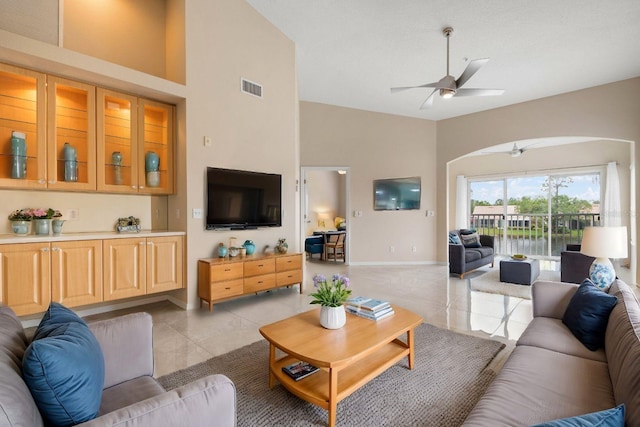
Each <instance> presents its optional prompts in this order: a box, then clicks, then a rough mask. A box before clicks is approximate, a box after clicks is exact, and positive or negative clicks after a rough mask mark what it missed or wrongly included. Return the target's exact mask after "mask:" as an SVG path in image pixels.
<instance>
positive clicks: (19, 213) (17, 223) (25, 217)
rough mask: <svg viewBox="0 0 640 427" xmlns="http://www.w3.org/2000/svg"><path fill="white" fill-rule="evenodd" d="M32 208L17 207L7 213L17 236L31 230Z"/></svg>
mask: <svg viewBox="0 0 640 427" xmlns="http://www.w3.org/2000/svg"><path fill="white" fill-rule="evenodd" d="M32 219H33V213H32V209H18V210H15V211H13V212H11V213H10V214H9V221H11V229H12V231H13V233H14V234H15V235H17V236H24V235H26V234H29V232H30V231H31V220H32Z"/></svg>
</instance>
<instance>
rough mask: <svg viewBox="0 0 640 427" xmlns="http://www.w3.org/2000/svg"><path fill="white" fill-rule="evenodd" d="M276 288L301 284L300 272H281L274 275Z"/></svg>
mask: <svg viewBox="0 0 640 427" xmlns="http://www.w3.org/2000/svg"><path fill="white" fill-rule="evenodd" d="M276 275H277V277H276V281H277V283H278V286H285V285H295V284H297V283H302V270H292V271H282V272H280V273H276Z"/></svg>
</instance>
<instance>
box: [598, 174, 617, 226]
mask: <svg viewBox="0 0 640 427" xmlns="http://www.w3.org/2000/svg"><path fill="white" fill-rule="evenodd" d="M602 213H603V216H604V218H603V224H604V226H605V227H616V226H620V225H622V211H621V208H620V180H619V179H618V167H617V166H616V162H609V163H608V164H607V182H606V185H605V187H604V209H603V210H602Z"/></svg>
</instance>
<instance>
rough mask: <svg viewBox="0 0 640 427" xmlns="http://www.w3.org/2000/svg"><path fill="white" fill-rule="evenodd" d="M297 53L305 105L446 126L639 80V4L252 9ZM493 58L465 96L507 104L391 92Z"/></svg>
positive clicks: (271, 3)
mask: <svg viewBox="0 0 640 427" xmlns="http://www.w3.org/2000/svg"><path fill="white" fill-rule="evenodd" d="M246 1H247V2H248V3H249V4H251V5H252V6H253V7H254V8H255V9H256V10H258V12H259V13H261V14H262V15H263V16H265V17H266V18H267V19H268V20H269V21H270V22H272V23H273V24H274V25H275V26H276V27H277V28H279V29H280V30H281V31H282V32H283V33H284V34H285V35H286V36H288V37H289V38H290V39H291V40H293V41H294V42H295V44H296V61H297V71H298V84H299V96H300V100H302V101H310V102H319V103H325V104H331V105H338V106H344V107H350V108H357V109H362V110H368V111H377V112H383V113H389V114H397V115H402V116H408V117H418V118H424V119H431V120H441V119H446V118H450V117H456V116H460V115H464V114H470V113H474V112H478V111H483V110H488V109H492V108H497V107H501V106H505V105H511V104H515V103H520V102H525V101H529V100H533V99H538V98H543V97H547V96H551V95H556V94H560V93H565V92H571V91H575V90H579V89H583V88H587V87H592V86H597V85H602V84H606V83H610V82H614V81H619V80H625V79H629V78H632V77H637V76H640V1H638V0H561V1H559V0H536V1H531V0H474V1H468V0H322V1H318V0H246ZM447 26H451V27H453V28H454V32H453V34H452V36H451V40H450V44H451V58H450V64H451V65H450V74H451V75H452V76H454V77H455V78H457V77H458V76H460V74H461V73H462V72H463V70H464V69H465V68H466V66H467V64H468V61H469V60H472V59H477V58H487V57H488V58H491V59H490V61H489V62H488V63H487V64H486V65H484V66H483V67H482V68H481V69H480V70H479V71H478V72H477V73H476V74H475V75H474V76H473V77H472V78H471V79H470V80H469V81H468V82H467V84H466V85H465V87H466V88H500V89H505V93H504V94H503V95H501V96H489V97H454V98H452V99H442V98H440V97H436V99H435V102H434V104H433V106H432V107H431V108H429V109H426V110H421V109H420V106H421V104H422V103H423V101H424V100H425V98H426V97H427V96H428V95H429V93H431V90H432V89H425V88H422V89H412V90H408V91H404V92H400V93H395V94H391V93H390V90H389V89H390V88H391V87H393V86H413V85H421V84H425V83H431V82H437V81H438V80H440V79H441V78H442V77H444V76H445V75H446V39H445V38H444V37H443V35H442V29H443V28H444V27H447Z"/></svg>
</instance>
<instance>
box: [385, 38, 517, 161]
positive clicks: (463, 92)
mask: <svg viewBox="0 0 640 427" xmlns="http://www.w3.org/2000/svg"><path fill="white" fill-rule="evenodd" d="M451 33H453V28H451V27H445V28H444V29H443V30H442V34H443V35H444V37H445V38H446V39H447V75H446V76H444V77H443V78H441V79H440V80H439V81H438V82H437V83H427V84H423V85H420V86H403V87H392V88H391V93H396V92H400V91H403V90H407V89H418V88H433V91H432V92H431V94H430V95H429V96H428V97H427V99H426V100H425V101H424V103H423V104H422V106H420V109H422V110H424V109H427V108H430V107H431V106H432V105H433V97H434V96H433V95H434V94H435V93H436V92H438V94H439V95H440V97H441V98H443V99H449V98H453V97H454V96H492V95H502V94H503V93H504V90H502V89H466V88H462V86H463V85H464V84H465V83H466V82H467V81H469V79H470V78H471V77H472V76H473V75H474V74H475V73H476V72H477V71H478V70H479V69H480V67H482V66H483V65H484V64H486V63H487V62H488V61H489V58H483V59H474V60H472V61H470V62H469V64H468V65H467V68H465V70H464V71H463V72H462V74H461V75H460V77H458V79H457V80H456V79H455V78H454V77H453V76H452V75H451V74H449V38H450V37H451ZM518 155H519V154H518Z"/></svg>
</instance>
